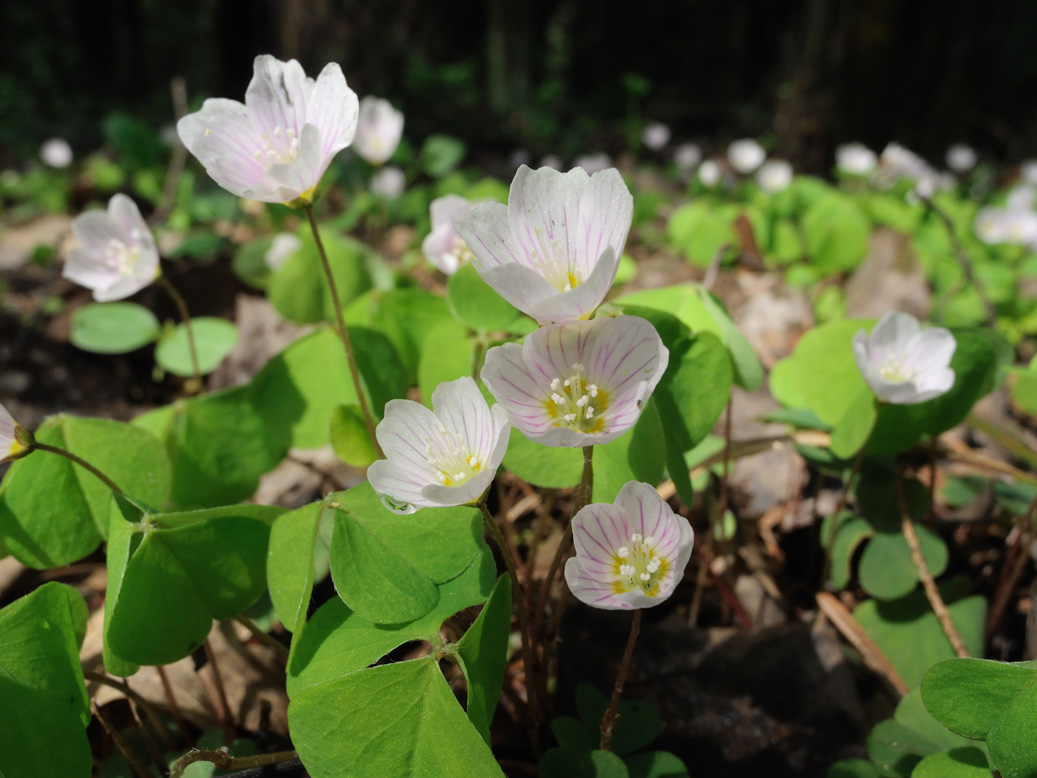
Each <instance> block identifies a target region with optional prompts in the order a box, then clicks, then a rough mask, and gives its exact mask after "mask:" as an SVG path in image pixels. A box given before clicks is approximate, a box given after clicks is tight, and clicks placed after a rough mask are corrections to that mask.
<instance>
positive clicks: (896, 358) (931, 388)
mask: <svg viewBox="0 0 1037 778" xmlns="http://www.w3.org/2000/svg"><path fill="white" fill-rule="evenodd" d="M956 347H957V342H956V341H955V340H954V336H953V335H952V334H951V333H950V331H949V330H945V329H943V328H942V327H930V328H929V329H925V330H923V329H921V327H920V325H919V323H918V319H916V318H915V317H914V316H911V315H909V314H906V313H901V312H900V311H890V312H889V313H887V314H886V315H885V316H883V317H882V318H881V319H880V320H879V322H878V324H876V325H875V328H874V329H873V330H872V331H871V334H870V335H869V334H868V333H866V332H865V331H864V330H860V331H859V332H857V334H856V335H854V336H853V355H854V357H856V359H857V366H858V367H859V368H860V371H861V374H862V375H863V376H864V380H865V381H866V382H867V384H868V386H870V387H871V390H872V391H873V392H874V393H875V396H876V397H878V398H879V399H880V400H883V401H885V402H889V403H894V404H896V405H913V404H915V403H920V402H925V401H926V400H931V399H933V398H934V397H939V396H940V395H941V394H944V393H946V392H947V391H949V390H950V388H951V387H952V386H954V371H953V370H952V369H951V368H950V363H951V357H952V356H954V349H955V348H956Z"/></svg>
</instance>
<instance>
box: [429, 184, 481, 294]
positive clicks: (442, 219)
mask: <svg viewBox="0 0 1037 778" xmlns="http://www.w3.org/2000/svg"><path fill="white" fill-rule="evenodd" d="M477 205H479V203H477V202H473V201H472V200H466V199H465V198H464V197H461V196H460V195H446V196H445V197H438V198H436V199H435V200H433V201H432V204H431V205H430V206H429V215H430V217H431V219H432V232H430V233H429V234H428V235H426V236H425V240H423V241H422V242H421V252H422V253H423V254H424V255H425V257H426V258H427V259H428V261H429V262H431V263H432V264H433V265H435V266H436V267H437V268H439V269H440V270H442V271H443V272H444V273H446V274H447V275H448V276H450V275H453V274H454V273H456V272H457V269H458V268H459V267H460V266H461V265H462V264H464V263H466V262H471V261H472V252H471V251H469V250H468V245H467V244H466V243H465V242H464V238H462V237H461V236H460V235H458V233H457V223H458V222H459V221H460V220H461V217H462V216H464V215H465V214H466V213H468V212H469V211H470V210H472V209H473V208H474V207H475V206H477Z"/></svg>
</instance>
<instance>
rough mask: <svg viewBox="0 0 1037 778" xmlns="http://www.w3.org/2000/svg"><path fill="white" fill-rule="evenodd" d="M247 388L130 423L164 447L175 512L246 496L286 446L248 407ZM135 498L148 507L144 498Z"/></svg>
mask: <svg viewBox="0 0 1037 778" xmlns="http://www.w3.org/2000/svg"><path fill="white" fill-rule="evenodd" d="M253 399H254V395H253V393H252V390H251V387H250V386H239V387H234V388H233V389H225V390H224V391H221V392H213V393H211V394H205V395H201V396H199V397H191V398H188V399H186V400H177V401H176V402H174V403H173V404H172V405H167V406H165V407H162V408H156V409H155V410H153V411H149V412H148V413H145V414H143V415H141V416H138V417H137V418H136V419H134V420H133V424H134V425H135V426H137V427H142V428H143V429H146V430H148V431H150V432H152V433H153V434H154V435H156V436H158V438H159V439H160V440H161V441H163V442H164V443H165V446H166V451H167V452H168V454H169V459H170V460H171V461H172V464H173V502H174V504H175V505H176V506H177V507H179V508H197V507H209V506H214V505H225V504H227V503H229V502H235V501H237V500H245V499H247V498H249V497H251V496H252V495H253V494H254V493H255V491H256V488H257V487H258V485H259V478H260V476H261V475H263V473H266V472H268V471H269V470H272V469H273V468H274V467H276V466H277V465H278V463H280V461H281V460H282V459H283V458H284V455H285V454H286V453H287V450H288V447H287V445H285V444H284V443H283V442H282V441H281V440H280V439H279V438H278V437H276V436H275V435H274V434H273V433H272V431H271V429H270V422H269V419H267V418H266V417H265V416H264V415H263V412H262V410H261V409H260V408H257V407H256V404H255V403H254V402H253ZM127 492H128V493H130V494H135V496H139V497H141V499H142V500H144V501H145V502H148V503H149V504H151V505H157V506H163V505H164V504H165V501H164V500H163V501H162V502H152V501H149V500H146V499H145V497H146V496H145V495H140V494H137V493H134V492H130V491H129V490H127Z"/></svg>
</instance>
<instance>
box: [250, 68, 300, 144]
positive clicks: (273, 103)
mask: <svg viewBox="0 0 1037 778" xmlns="http://www.w3.org/2000/svg"><path fill="white" fill-rule="evenodd" d="M252 69H253V75H252V81H251V82H249V85H248V90H246V92H245V105H246V106H247V107H248V113H249V116H250V117H251V119H252V123H253V126H254V127H255V129H256V131H257V132H258V133H259V134H260V135H264V134H265V135H267V136H268V140H269V141H270V142H276V140H275V139H276V138H277V137H287V131H288V130H292V131H293V132H294V133H295V134H296V136H297V137H298V136H300V135H301V134H302V128H303V125H305V124H306V116H307V114H306V110H307V109H306V103H307V98H308V97H309V93H310V92H311V91H312V90H313V81H312V80H311V79H307V78H306V73H305V72H304V71H303V69H302V65H300V64H299V63H298V62H297V61H295V60H294V59H291V60H288V61H287V62H282V61H281V60H279V59H277V58H276V57H273V56H271V55H269V54H260V55H259V56H258V57H256V59H255V61H254V62H253V65H252Z"/></svg>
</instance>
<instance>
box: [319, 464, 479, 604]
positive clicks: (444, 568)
mask: <svg viewBox="0 0 1037 778" xmlns="http://www.w3.org/2000/svg"><path fill="white" fill-rule="evenodd" d="M329 504H331V505H336V504H337V506H338V507H339V508H340V510H339V511H337V512H336V516H335V534H334V536H333V539H332V543H331V575H332V578H333V579H334V581H335V587H336V589H337V590H338V593H339V596H340V597H342V599H343V600H344V601H345V602H346V604H347V605H349V607H350V608H351V609H353V610H354V611H356V612H357V613H358V614H360V615H361V616H363V617H364V618H365V619H369V620H371V621H374V622H377V623H382V624H391V623H397V622H404V621H411V620H413V619H417V618H420V617H421V616H423V615H425V614H426V613H428V612H429V611H430V610H432V608H433V607H435V605H436V603H437V602H438V601H439V592H438V590H437V589H436V586H435V584H437V583H441V582H443V581H447V580H449V579H451V578H453V577H454V576H456V575H457V574H458V573H460V572H462V571H463V570H465V569H466V568H467V567H468V565H469V564H471V562H472V560H473V559H475V557H476V555H477V554H478V553H479V551H480V549H481V547H482V546H484V545H485V544H484V542H483V540H482V518H481V514H480V513H479V511H477V510H474V509H473V508H471V507H466V506H459V507H456V508H423V509H422V510H420V511H418V512H416V513H414V514H409V515H404V516H401V515H398V514H395V513H393V512H392V511H389V510H387V509H386V508H385V507H384V506H383V505H382V504H381V501H380V500H379V499H378V497H377V495H376V494H375V493H374V490H373V489H372V488H371V485H370V484H369V483H367V482H365V483H363V484H360V485H359V486H356V487H353V488H352V489H350V490H349V491H348V492H341V493H338V494H336V495H334V496H333V502H330V503H329Z"/></svg>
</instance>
